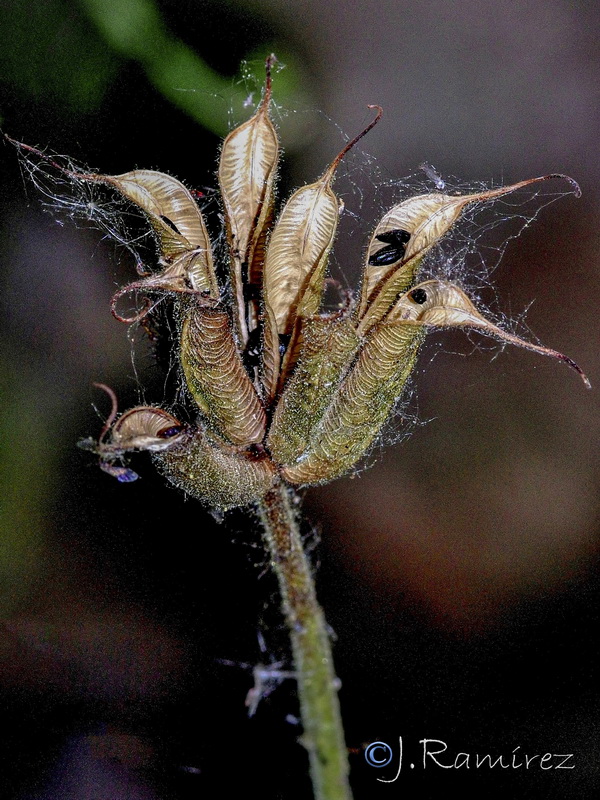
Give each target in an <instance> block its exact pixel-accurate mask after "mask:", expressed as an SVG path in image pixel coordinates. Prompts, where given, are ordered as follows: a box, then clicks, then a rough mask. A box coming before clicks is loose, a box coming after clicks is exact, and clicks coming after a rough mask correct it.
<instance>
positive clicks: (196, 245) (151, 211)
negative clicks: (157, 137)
mask: <svg viewBox="0 0 600 800" xmlns="http://www.w3.org/2000/svg"><path fill="white" fill-rule="evenodd" d="M77 177H78V178H79V179H85V180H94V181H97V182H99V183H104V184H108V185H109V186H112V187H114V188H115V189H116V190H117V191H118V192H120V193H121V194H122V195H123V196H124V197H126V198H127V199H128V200H130V201H131V202H132V203H135V205H137V206H139V208H141V209H142V211H144V212H145V214H146V215H147V217H148V219H149V220H150V224H151V225H152V227H153V228H154V230H155V231H156V234H157V236H158V239H159V243H160V252H161V259H162V261H163V263H165V265H166V266H167V270H166V271H165V272H164V273H162V275H161V276H156V278H160V279H165V277H166V275H165V273H166V272H167V271H168V272H169V281H170V283H171V285H170V287H169V288H170V289H177V288H180V289H185V288H191V289H193V290H194V291H197V292H206V293H207V294H208V295H209V296H210V297H213V298H214V299H218V297H219V287H218V284H217V278H216V275H215V271H214V266H213V261H212V251H211V245H210V239H209V237H208V232H207V230H206V225H205V224H204V219H203V217H202V213H201V212H200V209H199V208H198V206H197V204H196V202H195V200H194V198H193V197H192V195H191V194H190V192H189V191H188V190H187V189H186V188H185V186H184V185H183V184H182V183H181V182H180V181H178V180H176V179H175V178H172V177H171V176H170V175H165V174H164V173H162V172H156V171H154V170H147V169H136V170H132V171H131V172H125V173H124V174H123V175H84V174H78V175H77ZM175 279H176V282H175Z"/></svg>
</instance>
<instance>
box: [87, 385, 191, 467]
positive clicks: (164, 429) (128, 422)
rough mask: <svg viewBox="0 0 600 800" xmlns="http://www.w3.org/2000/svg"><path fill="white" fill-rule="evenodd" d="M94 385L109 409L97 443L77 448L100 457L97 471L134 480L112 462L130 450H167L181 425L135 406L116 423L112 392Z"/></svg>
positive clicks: (181, 430)
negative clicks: (110, 404)
mask: <svg viewBox="0 0 600 800" xmlns="http://www.w3.org/2000/svg"><path fill="white" fill-rule="evenodd" d="M94 386H96V387H98V388H99V389H102V390H103V391H105V392H106V393H107V395H108V396H109V397H110V399H111V402H112V408H111V412H110V414H109V416H108V418H107V420H106V422H105V423H104V426H103V427H102V431H101V432H100V436H99V438H98V441H97V442H95V441H94V440H93V439H85V440H84V441H82V442H79V446H80V447H82V448H84V449H85V450H92V451H93V452H95V453H97V454H98V455H99V457H100V462H99V464H100V469H102V470H103V471H104V472H107V473H108V474H109V475H112V476H113V477H114V478H116V479H117V480H118V481H119V482H121V483H130V482H131V481H135V480H137V478H138V475H137V473H135V472H134V471H133V470H132V469H129V468H128V467H125V466H123V465H119V464H116V463H115V462H116V461H119V460H121V459H122V457H123V456H124V455H125V454H126V453H131V452H134V451H142V450H148V451H150V452H158V451H160V450H166V449H168V448H169V447H171V446H172V445H173V444H174V443H175V442H176V441H178V440H179V439H180V438H181V436H182V435H183V433H184V431H185V426H184V425H183V424H182V423H181V422H180V421H179V420H178V419H176V418H175V417H174V416H173V415H172V414H169V413H168V412H167V411H164V409H162V408H155V407H154V406H137V407H136V408H132V409H130V410H129V411H126V412H125V413H124V414H123V415H122V416H121V417H120V418H119V419H118V420H117V398H116V395H115V393H114V391H113V390H112V389H111V388H110V386H106V384H104V383H95V384H94ZM115 420H116V422H115Z"/></svg>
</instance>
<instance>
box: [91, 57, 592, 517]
mask: <svg viewBox="0 0 600 800" xmlns="http://www.w3.org/2000/svg"><path fill="white" fill-rule="evenodd" d="M270 66H271V60H270V59H269V60H268V61H267V80H266V85H265V90H264V96H263V99H262V102H261V103H260V106H259V108H258V110H257V111H256V113H255V114H254V116H253V117H252V118H251V119H249V120H248V121H247V122H245V123H244V124H243V125H241V126H240V127H238V128H236V129H235V130H233V131H232V132H231V133H230V134H229V135H228V136H227V138H226V139H225V141H224V143H223V147H222V150H221V155H220V163H219V173H218V175H219V186H220V193H221V200H222V208H223V212H224V218H225V224H226V229H227V230H226V232H227V240H228V248H229V268H228V276H229V278H228V285H227V286H225V285H219V281H218V279H217V272H216V270H215V267H214V263H213V253H212V247H211V242H210V239H209V235H208V233H207V229H206V225H205V223H204V220H203V217H202V214H201V212H200V210H199V208H198V205H197V203H196V201H195V199H194V197H193V196H192V194H191V193H190V192H189V191H188V190H187V189H186V188H185V186H184V185H183V184H182V183H180V182H179V181H177V180H176V179H174V178H172V177H170V176H168V175H165V174H162V173H160V172H155V171H150V170H135V171H132V172H128V173H126V174H123V175H117V176H106V175H84V174H81V173H78V174H77V178H78V179H79V180H81V179H83V180H89V181H95V182H98V183H101V184H105V185H108V186H110V187H112V188H113V189H115V190H116V191H117V192H118V193H119V194H120V195H121V196H122V197H124V198H126V199H127V200H128V201H130V202H131V203H133V204H135V205H136V206H137V207H138V208H139V209H141V210H142V211H143V212H144V214H145V215H146V217H147V219H148V220H149V222H150V224H151V226H152V228H153V230H154V232H155V234H156V240H157V246H158V250H159V259H160V262H159V263H160V265H161V271H159V272H157V273H154V274H151V275H147V276H145V277H142V278H140V279H139V280H137V281H136V282H134V283H132V284H130V285H129V286H126V287H125V288H124V289H121V290H120V291H119V292H117V294H116V295H115V297H114V299H113V313H114V314H115V316H117V318H119V319H122V320H123V321H126V322H135V321H140V320H141V319H142V318H143V317H144V315H145V314H147V313H148V312H149V311H150V309H151V308H152V303H153V302H154V301H155V298H157V297H158V298H164V297H165V296H167V297H169V298H171V300H172V302H173V303H174V312H175V317H176V320H177V339H176V341H174V342H173V343H172V347H173V351H174V352H176V353H177V358H178V364H179V369H180V372H181V377H182V379H183V381H182V382H183V383H184V385H185V387H186V391H187V394H188V399H189V400H190V401H191V404H192V405H193V407H194V408H195V412H194V413H195V417H196V418H195V420H194V423H193V424H183V423H181V422H180V421H178V420H177V419H176V418H175V417H174V416H172V414H171V413H169V412H167V411H166V410H163V409H160V408H156V407H151V406H144V407H137V408H133V409H130V410H129V411H127V412H126V413H125V414H123V415H122V416H121V417H117V414H116V409H114V411H113V414H112V415H111V418H110V420H109V421H108V422H107V425H106V426H105V429H104V430H103V432H102V435H101V437H100V441H99V442H97V443H95V445H94V449H95V450H96V452H97V453H98V454H99V455H100V461H101V466H102V468H103V469H105V470H106V471H107V472H110V473H112V474H113V475H115V476H116V477H117V478H118V479H119V480H122V481H128V480H132V479H134V478H135V477H136V475H135V473H134V472H133V471H132V470H130V469H129V468H128V467H127V466H126V465H125V462H124V458H126V455H127V453H129V452H132V451H140V450H147V451H150V452H151V453H152V457H153V460H154V461H155V463H156V465H157V467H158V468H159V470H160V471H161V472H163V473H164V474H165V475H166V476H167V478H168V479H169V480H170V481H171V482H172V483H174V484H176V485H177V486H178V487H180V488H181V489H182V490H183V491H185V492H186V493H188V494H190V495H192V496H194V497H197V498H199V499H200V500H202V501H203V502H205V503H206V504H209V505H210V506H212V507H213V508H216V509H227V508H232V507H235V506H240V505H246V504H248V503H251V502H253V501H255V500H257V499H259V498H260V497H262V496H263V495H264V494H265V493H266V492H267V491H269V489H270V488H271V487H272V486H273V484H274V483H275V482H277V481H284V482H286V483H287V484H289V485H293V486H307V485H311V484H320V483H325V482H327V481H330V480H332V479H333V478H336V477H338V476H340V475H342V474H343V473H345V472H347V471H348V470H350V469H351V468H352V467H353V466H354V465H355V464H356V463H357V462H358V461H359V460H360V459H361V457H362V456H363V455H364V454H365V452H366V451H368V449H369V448H370V447H371V446H372V444H373V442H374V441H375V440H376V438H377V436H378V434H379V432H380V430H381V428H382V426H383V424H384V423H385V421H386V420H387V418H388V417H389V415H390V413H391V411H392V409H393V407H394V404H395V403H396V401H397V400H398V398H399V397H400V396H401V395H402V393H403V391H404V389H405V387H406V384H407V381H408V379H409V377H410V375H411V372H412V371H413V369H414V366H415V362H416V359H417V355H418V351H419V347H420V345H421V343H422V342H423V339H424V337H425V335H426V333H427V331H428V330H430V329H431V328H435V327H456V326H460V327H467V328H475V329H478V330H480V331H482V332H483V333H487V334H489V335H491V336H493V337H496V338H498V339H501V340H504V341H506V342H510V343H513V344H517V345H520V346H522V347H526V348H528V349H530V350H534V351H536V352H538V353H542V354H545V355H551V356H554V357H556V358H559V359H561V360H563V361H566V362H567V363H568V364H569V365H570V366H572V367H573V368H574V369H576V370H577V371H578V372H579V373H580V374H581V375H582V378H583V379H584V381H586V382H587V379H586V378H585V376H584V375H583V373H581V370H579V368H578V367H577V365H576V364H574V362H572V361H571V360H570V359H568V358H567V357H566V356H563V355H562V354H560V353H557V352H556V351H554V350H549V349H547V348H544V347H540V346H537V345H534V344H530V343H528V342H526V341H523V340H521V339H519V338H517V337H516V336H513V335H511V334H509V333H507V332H505V331H503V330H502V329H501V328H499V327H497V326H495V325H493V324H492V323H491V322H489V321H487V320H486V319H485V318H484V317H483V316H482V314H481V313H480V312H479V311H478V310H477V309H476V308H475V306H474V305H473V303H472V302H471V300H469V298H468V297H467V296H466V294H465V293H464V292H463V291H462V289H460V288H459V287H458V286H456V285H454V284H451V283H448V282H445V281H442V280H427V281H425V282H421V283H419V282H418V277H419V270H420V268H421V265H422V263H423V259H424V257H425V256H426V255H427V253H428V251H429V250H430V249H431V248H432V247H433V246H434V245H435V244H436V243H437V242H438V241H439V240H440V239H441V238H442V237H443V236H445V234H446V233H447V232H448V231H449V230H450V228H451V227H452V226H453V225H454V223H455V222H456V221H457V220H458V218H459V217H460V215H461V213H462V212H463V210H464V209H465V208H466V207H467V206H469V205H470V204H473V203H481V202H484V201H487V200H492V199H494V198H497V197H500V196H502V195H505V194H508V193H509V192H513V191H515V190H517V189H519V188H521V187H524V186H528V185H530V184H532V183H535V182H537V181H542V180H546V179H547V178H550V177H560V176H543V177H541V178H533V179H531V180H526V181H522V182H520V183H517V184H515V185H512V186H506V187H503V188H500V189H494V190H491V191H488V192H481V193H477V194H469V195H460V196H453V195H448V194H443V193H440V192H436V193H431V194H422V195H418V196H415V197H411V198H409V199H407V200H404V201H403V202H401V203H399V204H398V205H395V206H394V207H393V208H391V209H390V210H389V211H388V212H387V213H386V214H385V215H384V216H383V218H382V219H381V221H380V222H379V223H378V224H377V226H376V227H375V230H374V231H373V234H372V236H371V239H370V242H369V244H368V247H367V251H366V255H365V264H364V269H363V276H362V288H361V291H360V294H359V295H358V296H357V297H356V298H354V297H352V298H351V300H350V302H348V303H346V304H345V306H344V307H343V308H340V309H339V310H338V311H336V312H329V313H325V312H323V311H322V310H321V308H322V301H323V293H324V287H325V280H326V272H327V261H328V256H329V252H330V250H331V247H332V245H333V242H334V239H335V234H336V227H337V222H338V217H339V214H340V202H339V200H338V198H337V197H336V195H335V193H334V191H333V188H332V185H333V183H334V179H335V175H336V169H337V167H338V165H339V163H340V161H341V159H342V157H343V156H344V154H345V153H346V152H347V151H348V150H349V149H350V148H351V147H352V146H353V145H354V144H355V143H356V141H358V139H360V138H361V136H363V135H364V134H365V133H366V132H367V131H368V130H369V129H370V128H372V127H373V125H375V124H376V122H377V121H378V120H379V118H380V117H381V109H379V108H378V107H377V106H370V107H369V108H372V109H376V110H377V114H376V117H375V119H374V120H373V121H372V122H371V124H370V125H369V126H368V127H367V128H366V129H365V130H364V131H363V132H362V133H361V134H360V135H359V136H357V137H356V138H355V139H354V140H352V141H351V142H350V143H349V144H348V145H347V146H346V147H345V148H344V149H343V151H342V152H341V153H340V154H339V155H338V156H337V157H336V158H335V159H334V161H333V162H332V164H331V165H330V166H329V167H328V168H327V169H326V170H325V172H324V173H323V175H322V176H321V177H320V178H319V180H317V181H316V182H315V183H312V184H309V185H307V186H304V187H302V188H301V189H298V190H297V191H296V192H294V193H293V194H292V196H291V197H290V198H289V200H288V201H287V203H285V205H284V206H283V208H282V209H281V211H280V213H279V216H278V217H277V218H275V217H274V200H275V180H276V173H277V165H278V159H279V141H278V137H277V132H276V130H275V127H274V125H273V123H272V121H271V119H270V116H269V107H270V103H271V77H270ZM127 292H136V293H137V294H138V295H139V294H141V295H142V296H143V297H145V298H146V299H145V305H144V307H143V308H142V310H141V311H140V312H139V313H137V314H136V316H135V317H131V318H123V317H121V316H120V315H119V314H118V312H117V310H116V304H117V301H118V300H119V298H120V297H121V296H122V295H123V294H124V293H127Z"/></svg>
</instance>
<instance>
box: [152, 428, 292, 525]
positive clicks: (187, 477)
mask: <svg viewBox="0 0 600 800" xmlns="http://www.w3.org/2000/svg"><path fill="white" fill-rule="evenodd" d="M153 461H154V463H155V464H156V466H157V467H158V469H159V470H160V471H161V472H162V473H163V475H165V477H166V478H168V480H169V481H171V483H173V484H175V486H177V487H178V488H180V489H181V490H182V491H184V492H185V493H186V494H189V495H191V496H192V497H195V498H197V499H198V500H200V501H201V502H203V503H206V504H207V505H209V506H211V507H212V508H215V509H218V510H220V511H226V510H228V509H230V508H235V507H237V506H244V505H248V504H249V503H252V502H254V501H256V500H259V499H260V498H261V497H263V496H264V495H265V494H266V493H267V492H268V491H269V489H270V488H271V486H272V485H273V483H274V482H275V480H276V478H277V473H276V470H275V467H274V466H273V464H272V462H271V461H270V460H269V459H268V458H267V457H266V456H257V455H255V454H252V453H248V452H242V453H240V451H239V450H235V449H234V448H226V447H225V446H224V445H223V444H222V443H219V444H216V443H214V442H211V441H210V440H209V438H208V437H207V435H206V433H205V432H204V431H195V432H188V433H187V434H186V435H185V437H184V438H183V439H182V440H180V441H179V442H178V443H177V445H176V446H175V447H172V448H169V450H166V451H165V452H161V453H155V454H154V455H153Z"/></svg>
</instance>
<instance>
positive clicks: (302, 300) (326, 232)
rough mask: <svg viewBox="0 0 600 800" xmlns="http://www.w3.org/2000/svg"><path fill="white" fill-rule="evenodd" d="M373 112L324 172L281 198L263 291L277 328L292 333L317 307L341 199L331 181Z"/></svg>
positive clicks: (375, 120) (361, 134) (367, 129)
mask: <svg viewBox="0 0 600 800" xmlns="http://www.w3.org/2000/svg"><path fill="white" fill-rule="evenodd" d="M369 108H377V109H378V113H377V116H376V118H375V119H374V120H373V122H371V124H370V125H368V126H367V127H366V128H365V129H364V130H363V131H362V132H361V133H360V134H359V135H358V136H356V137H355V138H354V139H353V140H352V141H351V142H349V143H348V144H347V145H346V146H345V147H344V149H343V150H342V151H341V152H340V153H339V155H338V156H337V157H336V158H335V160H334V161H333V162H332V164H331V165H330V166H329V168H328V169H327V170H326V172H325V173H324V174H323V176H322V177H321V178H320V179H319V180H318V181H316V183H311V184H309V185H308V186H303V187H302V188H301V189H298V190H297V191H296V192H294V194H293V195H292V196H291V197H290V199H289V200H288V201H287V203H286V204H285V206H284V208H283V210H282V212H281V214H280V216H279V219H278V220H277V223H276V224H275V228H274V229H273V233H272V234H271V238H270V240H269V246H268V250H267V257H266V261H265V268H264V295H265V299H266V301H267V302H268V303H269V306H270V307H271V309H272V311H273V314H274V316H275V320H276V322H277V330H278V332H279V333H280V334H291V332H292V330H293V328H294V324H295V321H296V319H297V318H298V317H308V316H311V315H313V314H315V313H316V312H317V311H318V310H319V306H320V304H321V297H322V294H323V282H324V280H325V270H326V267H327V258H328V256H329V251H330V250H331V247H332V245H333V240H334V238H335V232H336V228H337V221H338V216H339V203H338V199H337V197H336V195H335V194H334V192H333V190H332V188H331V184H332V182H333V180H334V177H335V171H336V169H337V167H338V165H339V163H340V161H341V160H342V158H343V157H344V155H345V154H346V153H347V152H348V150H350V148H352V147H353V146H354V145H355V144H356V142H358V141H359V139H361V138H362V137H363V136H364V135H365V134H366V133H367V132H368V131H370V130H371V128H372V127H373V126H374V125H376V124H377V122H378V121H379V119H380V118H381V113H382V111H381V108H379V106H369Z"/></svg>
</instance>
